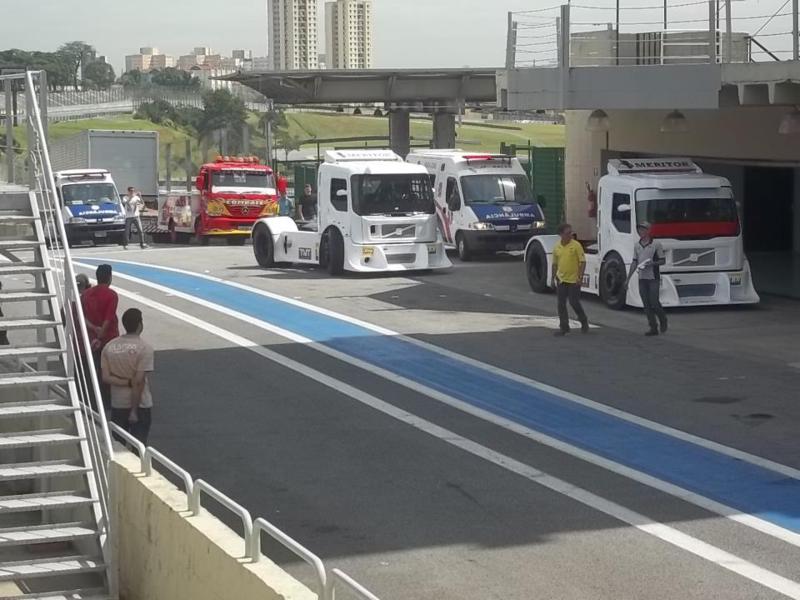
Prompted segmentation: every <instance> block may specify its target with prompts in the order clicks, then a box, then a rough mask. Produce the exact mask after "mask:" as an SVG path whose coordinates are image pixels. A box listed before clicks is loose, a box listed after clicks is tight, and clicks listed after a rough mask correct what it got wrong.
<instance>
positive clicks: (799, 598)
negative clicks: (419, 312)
mask: <svg viewBox="0 0 800 600" xmlns="http://www.w3.org/2000/svg"><path fill="white" fill-rule="evenodd" d="M118 275H119V274H118ZM120 276H121V275H120ZM117 291H118V293H119V294H120V295H122V296H125V297H127V298H130V299H131V300H134V301H135V302H137V303H139V304H142V305H145V306H149V307H151V308H153V309H155V310H158V311H160V312H163V313H164V314H166V315H169V316H171V317H173V318H175V319H177V320H180V321H183V322H185V323H188V324H190V325H193V326H195V327H197V328H199V329H201V330H203V331H206V332H208V333H210V334H212V335H215V336H217V337H220V338H222V339H224V340H226V341H228V342H230V343H233V344H236V345H237V346H241V347H242V348H247V349H248V350H250V351H251V352H254V353H256V354H258V355H259V356H262V357H263V358H266V359H267V360H270V361H272V362H274V363H276V364H279V365H281V366H283V367H285V368H287V369H291V370H292V371H295V372H296V373H299V374H301V375H303V376H305V377H308V378H309V379H313V380H314V381H316V382H318V383H321V384H322V385H324V386H326V387H328V388H330V389H332V390H334V391H336V392H339V393H341V394H343V395H345V396H348V397H350V398H352V399H354V400H357V401H358V402H361V403H362V404H364V405H366V406H369V407H370V408H373V409H374V410H377V411H379V412H381V413H383V414H385V415H388V416H390V417H392V418H394V419H397V420H398V421H401V422H403V423H405V424H407V425H410V426H412V427H415V428H416V429H419V430H420V431H423V432H425V433H427V434H429V435H431V436H433V437H435V438H437V439H438V440H440V441H442V442H445V443H447V444H450V445H452V446H455V447H457V448H460V449H461V450H463V451H465V452H468V453H469V454H472V455H473V456H476V457H478V458H480V459H482V460H485V461H487V462H489V463H492V464H494V465H496V466H498V467H501V468H503V469H505V470H507V471H510V472H512V473H515V474H517V475H519V476H521V477H524V478H525V479H528V480H529V481H532V482H533V483H536V484H538V485H541V486H542V487H545V488H547V489H549V490H552V491H554V492H556V493H559V494H562V495H564V496H567V497H568V498H571V499H572V500H575V501H576V502H579V503H581V504H583V505H585V506H588V507H590V508H592V509H594V510H597V511H599V512H602V513H604V514H606V515H608V516H610V517H612V518H614V519H617V520H619V521H622V522H623V523H627V524H628V525H631V526H633V527H635V528H636V529H638V530H639V531H641V532H643V533H646V534H648V535H651V536H653V537H656V538H658V539H660V540H662V541H664V542H666V543H668V544H671V545H672V546H675V547H677V548H680V549H682V550H685V551H687V552H690V553H691V554H694V555H695V556H697V557H699V558H702V559H704V560H707V561H709V562H711V563H713V564H715V565H717V566H719V567H722V568H723V569H726V570H728V571H731V572H732V573H736V574H737V575H740V576H742V577H744V578H746V579H749V580H750V581H753V582H755V583H758V584H760V585H762V586H764V587H767V588H769V589H771V590H774V591H776V592H778V593H780V594H783V595H784V596H787V597H788V598H792V599H794V600H800V583H798V582H796V581H792V580H791V579H788V578H786V577H783V576H782V575H778V574H777V573H774V572H772V571H769V570H767V569H764V568H763V567H759V566H758V565H755V564H753V563H751V562H749V561H747V560H745V559H743V558H740V557H738V556H736V555H734V554H731V553H729V552H726V551H725V550H722V549H721V548H717V547H716V546H713V545H711V544H708V543H706V542H704V541H702V540H699V539H697V538H694V537H692V536H690V535H687V534H685V533H683V532H681V531H678V530H677V529H674V528H672V527H669V526H667V525H664V524H662V523H656V522H654V521H653V520H652V519H649V518H647V517H646V516H644V515H642V514H639V513H637V512H635V511H632V510H629V509H627V508H625V507H624V506H621V505H619V504H617V503H615V502H612V501H610V500H607V499H606V498H603V497H601V496H598V495H596V494H593V493H592V492H589V491H587V490H584V489H583V488H579V487H576V486H574V485H572V484H570V483H568V482H566V481H564V480H562V479H558V478H557V477H554V476H552V475H549V474H547V473H545V472H543V471H540V470H538V469H535V468H533V467H531V466H530V465H527V464H524V463H522V462H520V461H517V460H515V459H513V458H511V457H509V456H506V455H504V454H501V453H499V452H496V451H494V450H492V449H490V448H487V447H486V446H483V445H481V444H478V443H477V442H474V441H472V440H469V439H467V438H465V437H462V436H460V435H458V434H456V433H454V432H452V431H449V430H447V429H445V428H443V427H440V426H438V425H436V424H434V423H431V422H430V421H426V420H425V419H422V418H420V417H418V416H416V415H413V414H411V413H409V412H407V411H405V410H402V409H400V408H398V407H396V406H394V405H392V404H389V403H387V402H384V401H383V400H381V399H379V398H377V397H375V396H372V395H371V394H367V393H366V392H363V391H361V390H359V389H357V388H355V387H353V386H351V385H349V384H347V383H345V382H343V381H340V380H338V379H335V378H333V377H330V376H329V375H326V374H325V373H322V372H320V371H317V370H316V369H313V368H311V367H309V366H307V365H304V364H302V363H300V362H297V361H294V360H292V359H290V358H286V357H284V356H281V355H280V354H277V353H276V352H273V351H271V350H268V349H266V348H264V347H262V346H259V345H258V344H257V343H256V342H254V341H252V340H249V339H247V338H244V337H242V336H239V335H236V334H234V333H232V332H230V331H227V330H225V329H222V328H221V327H217V326H216V325H213V324H211V323H208V322H206V321H202V320H201V319H198V318H196V317H193V316H191V315H188V314H186V313H185V312H182V311H179V310H177V309H174V308H171V307H169V306H166V305H164V304H161V303H160V302H156V301H154V300H151V299H149V298H146V297H144V296H142V295H140V294H136V293H133V292H129V291H126V290H121V289H119V288H117Z"/></svg>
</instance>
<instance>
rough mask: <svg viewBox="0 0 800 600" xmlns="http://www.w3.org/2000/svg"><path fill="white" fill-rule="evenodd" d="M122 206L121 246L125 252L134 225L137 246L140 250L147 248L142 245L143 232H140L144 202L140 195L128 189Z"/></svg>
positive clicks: (131, 188)
mask: <svg viewBox="0 0 800 600" xmlns="http://www.w3.org/2000/svg"><path fill="white" fill-rule="evenodd" d="M122 206H123V208H124V209H125V231H124V232H123V234H122V246H123V247H124V248H125V249H126V250H127V249H128V242H129V241H130V239H131V229H132V227H133V224H134V223H136V229H137V230H138V231H139V245H140V246H141V247H142V249H144V248H147V244H145V243H144V231H142V218H141V212H142V209H143V208H144V200H142V196H141V194H139V192H137V191H136V189H135V188H134V187H129V188H128V193H127V195H126V196H125V197H124V198H123V199H122Z"/></svg>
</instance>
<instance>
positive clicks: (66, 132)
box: [15, 112, 564, 179]
mask: <svg viewBox="0 0 800 600" xmlns="http://www.w3.org/2000/svg"><path fill="white" fill-rule="evenodd" d="M286 118H287V121H288V123H289V133H290V134H291V135H292V136H295V137H298V138H301V139H304V140H309V139H312V138H323V139H324V138H343V137H366V136H388V134H389V120H388V118H387V117H373V116H367V115H346V114H341V113H316V112H289V113H286ZM248 123H249V124H250V126H251V127H252V135H251V138H250V141H251V152H252V153H254V154H258V155H259V156H263V154H264V146H265V142H264V135H263V132H261V131H259V130H258V127H257V125H258V115H257V114H250V115H249V116H248ZM503 125H504V126H507V125H514V126H515V127H517V129H513V130H512V129H494V128H490V127H481V126H480V125H475V124H470V123H468V122H467V123H464V124H463V125H460V126H457V140H456V144H457V145H458V146H459V147H461V148H464V149H465V150H480V151H491V152H498V151H499V150H500V144H501V143H503V142H505V143H507V144H519V145H523V144H527V143H528V141H530V142H531V143H532V144H533V145H534V146H555V147H563V146H564V127H563V126H562V125H552V124H549V123H524V124H523V123H520V124H507V123H503ZM86 129H122V130H128V131H157V132H158V134H159V140H160V146H161V148H160V176H161V177H162V178H163V177H165V175H166V149H167V145H168V144H172V155H173V169H172V173H173V178H174V179H180V178H183V177H185V172H184V168H183V163H182V160H183V155H184V145H185V143H186V140H187V139H189V140H191V142H192V162H193V163H194V165H199V164H201V163H202V160H203V157H202V154H201V151H200V146H199V143H198V141H197V140H196V139H195V138H193V137H192V136H191V134H190V133H189V132H188V131H186V130H184V129H181V128H176V127H167V126H164V125H157V124H155V123H152V122H151V121H144V120H139V119H134V118H133V115H120V116H116V117H109V118H96V119H84V120H80V121H66V122H59V123H53V124H52V125H51V126H50V138H51V140H59V139H61V138H64V137H68V136H70V135H74V134H76V133H79V132H81V131H84V130H86ZM432 129H433V124H432V122H431V121H429V120H425V119H412V121H411V136H412V137H413V138H416V140H417V141H421V140H429V139H430V138H431V135H432ZM15 137H16V139H17V140H18V141H19V142H20V143H21V144H22V145H23V147H26V146H27V140H26V130H25V128H24V127H18V128H16V130H15ZM337 145H341V146H347V145H356V146H362V147H363V143H361V144H337ZM371 145H379V143H377V142H371ZM303 149H304V150H315V149H316V144H314V143H309V144H306V145H305V146H304V147H303ZM215 154H216V152H215V150H213V149H212V150H210V151H209V152H208V157H213V156H214V155H215ZM282 156H283V153H282V152H280V151H279V152H278V157H279V158H280V157H282ZM192 175H194V173H192Z"/></svg>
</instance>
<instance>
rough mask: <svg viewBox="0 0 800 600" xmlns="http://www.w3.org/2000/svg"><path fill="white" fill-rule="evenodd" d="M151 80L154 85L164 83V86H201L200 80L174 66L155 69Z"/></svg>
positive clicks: (193, 88) (189, 87) (187, 87)
mask: <svg viewBox="0 0 800 600" xmlns="http://www.w3.org/2000/svg"><path fill="white" fill-rule="evenodd" d="M150 80H151V81H152V82H153V84H154V85H162V86H164V87H175V88H186V89H192V90H195V89H198V88H199V87H200V80H199V79H197V78H196V77H192V75H191V74H190V73H187V72H186V71H181V70H180V69H176V68H174V67H167V68H166V69H164V70H163V71H153V72H152V74H151V78H150Z"/></svg>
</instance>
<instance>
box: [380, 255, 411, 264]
mask: <svg viewBox="0 0 800 600" xmlns="http://www.w3.org/2000/svg"><path fill="white" fill-rule="evenodd" d="M386 262H387V263H389V264H390V265H405V264H410V263H415V262H417V255H416V254H387V255H386Z"/></svg>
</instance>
